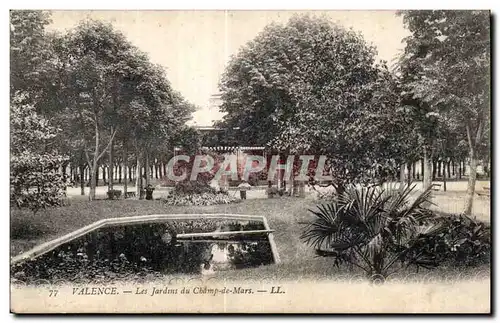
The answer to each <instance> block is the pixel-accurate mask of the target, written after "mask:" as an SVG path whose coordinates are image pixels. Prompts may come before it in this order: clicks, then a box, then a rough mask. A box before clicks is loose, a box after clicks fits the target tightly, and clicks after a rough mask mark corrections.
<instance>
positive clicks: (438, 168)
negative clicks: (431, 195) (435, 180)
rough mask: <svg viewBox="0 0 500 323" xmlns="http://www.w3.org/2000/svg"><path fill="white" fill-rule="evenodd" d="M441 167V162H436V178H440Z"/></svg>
mask: <svg viewBox="0 0 500 323" xmlns="http://www.w3.org/2000/svg"><path fill="white" fill-rule="evenodd" d="M442 165H443V162H442V161H438V162H437V176H438V177H441V167H442Z"/></svg>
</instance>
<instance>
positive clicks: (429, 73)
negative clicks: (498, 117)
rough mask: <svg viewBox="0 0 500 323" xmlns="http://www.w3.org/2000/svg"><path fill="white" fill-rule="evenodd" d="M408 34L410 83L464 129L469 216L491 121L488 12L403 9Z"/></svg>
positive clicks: (435, 110) (416, 92)
mask: <svg viewBox="0 0 500 323" xmlns="http://www.w3.org/2000/svg"><path fill="white" fill-rule="evenodd" d="M401 14H402V15H403V17H404V23H405V25H406V27H407V28H408V29H409V30H410V32H411V33H412V35H411V36H410V37H408V38H407V39H406V49H405V60H404V61H406V62H411V64H414V65H419V66H421V68H420V69H419V70H418V71H416V72H417V73H415V74H414V75H413V78H412V80H411V81H410V82H409V83H408V86H409V87H410V89H411V94H412V96H413V97H414V98H416V99H418V100H420V101H421V102H423V103H424V104H426V105H428V107H429V110H430V113H432V114H434V115H436V116H437V117H440V118H444V119H446V120H448V122H455V123H457V125H458V126H459V127H460V128H461V129H463V132H462V136H463V137H464V138H466V140H467V143H468V150H469V168H470V173H469V182H468V185H467V196H466V203H465V208H464V213H465V214H470V213H471V211H472V204H473V199H474V191H475V184H476V176H477V165H478V148H479V147H480V146H481V144H482V142H483V140H484V138H486V134H487V133H488V131H489V122H490V121H489V120H490V15H489V12H488V11H461V10H453V11H445V10H432V11H420V10H419V11H404V12H402V13H401Z"/></svg>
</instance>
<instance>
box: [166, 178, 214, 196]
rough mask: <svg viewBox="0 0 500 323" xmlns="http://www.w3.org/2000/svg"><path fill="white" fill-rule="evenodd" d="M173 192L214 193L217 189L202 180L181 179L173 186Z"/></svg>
mask: <svg viewBox="0 0 500 323" xmlns="http://www.w3.org/2000/svg"><path fill="white" fill-rule="evenodd" d="M173 193H174V194H180V195H182V194H203V193H210V194H216V193H217V190H216V189H215V188H213V187H211V186H210V185H209V184H208V183H206V182H202V181H183V182H178V183H177V184H176V185H175V187H174V191H173Z"/></svg>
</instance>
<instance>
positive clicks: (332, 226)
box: [301, 185, 442, 279]
mask: <svg viewBox="0 0 500 323" xmlns="http://www.w3.org/2000/svg"><path fill="white" fill-rule="evenodd" d="M414 188H415V186H412V187H410V186H407V187H406V188H404V189H402V190H385V189H382V188H376V187H369V188H356V186H354V185H351V186H348V187H346V189H345V190H344V191H343V192H342V193H341V194H338V195H336V196H335V198H334V199H333V201H332V202H330V203H327V204H323V205H319V206H318V210H311V212H312V214H313V215H314V216H315V218H314V220H313V221H312V222H311V223H310V224H309V225H308V227H307V228H306V230H305V231H304V233H303V234H302V236H301V238H302V239H303V240H304V241H305V242H306V243H308V244H310V245H311V246H313V247H314V248H315V249H316V253H317V254H318V255H320V256H330V257H333V258H334V263H335V264H336V265H341V264H342V263H350V264H353V265H355V266H356V267H358V268H360V269H362V270H364V271H365V272H366V274H367V276H368V277H369V278H371V279H374V277H387V276H388V275H390V274H392V273H393V272H394V271H396V270H399V269H401V268H402V266H405V265H408V264H415V265H417V266H423V267H435V266H436V265H437V264H436V262H435V261H434V259H429V257H428V253H418V252H416V250H417V249H418V248H416V247H414V246H417V245H424V246H425V244H423V243H422V239H423V238H424V237H426V236H429V235H430V236H433V235H435V234H438V233H440V232H442V231H441V230H442V227H441V226H440V225H439V224H437V223H435V222H434V221H433V219H435V218H436V216H434V215H433V213H432V212H430V211H429V210H428V209H426V208H425V207H424V205H426V204H427V203H428V202H429V197H430V193H431V190H430V189H428V190H426V191H424V192H423V193H420V194H419V195H418V196H417V197H416V199H415V200H414V202H412V203H410V199H409V197H410V195H411V194H412V193H413V191H414Z"/></svg>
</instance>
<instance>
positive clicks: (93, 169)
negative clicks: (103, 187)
mask: <svg viewBox="0 0 500 323" xmlns="http://www.w3.org/2000/svg"><path fill="white" fill-rule="evenodd" d="M89 168H90V194H89V201H93V200H95V192H96V186H97V181H98V180H99V177H98V176H99V167H98V166H97V161H95V159H94V162H93V163H92V166H90V167H89Z"/></svg>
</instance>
